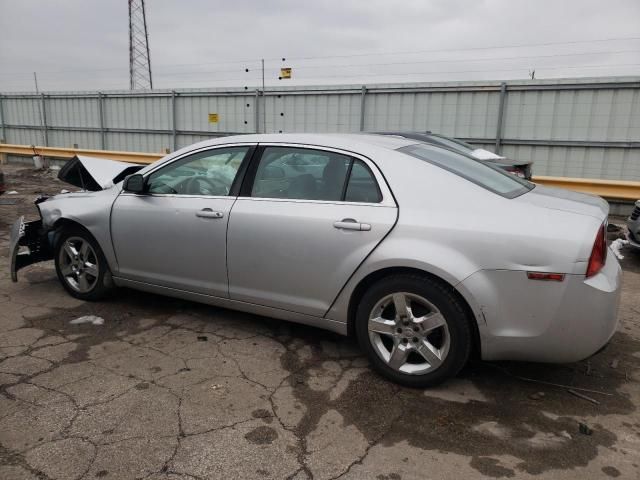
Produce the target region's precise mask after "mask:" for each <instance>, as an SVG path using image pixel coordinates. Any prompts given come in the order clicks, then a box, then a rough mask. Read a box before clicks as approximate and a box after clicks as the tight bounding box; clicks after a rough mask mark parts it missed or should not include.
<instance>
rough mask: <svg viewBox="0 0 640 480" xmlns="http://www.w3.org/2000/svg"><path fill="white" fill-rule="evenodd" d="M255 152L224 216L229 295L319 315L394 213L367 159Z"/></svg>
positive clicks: (284, 150) (304, 151) (284, 149)
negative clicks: (256, 155) (228, 213)
mask: <svg viewBox="0 0 640 480" xmlns="http://www.w3.org/2000/svg"><path fill="white" fill-rule="evenodd" d="M260 150H262V154H261V156H260V159H259V162H257V160H254V162H253V165H252V166H251V167H250V168H249V171H248V173H247V179H246V181H245V183H247V182H249V183H248V184H247V186H243V193H242V195H241V196H240V197H238V200H237V201H236V203H235V204H234V206H233V209H232V210H231V217H230V219H229V231H228V251H227V258H228V265H229V294H230V297H231V299H233V300H241V301H244V302H250V303H254V304H259V305H265V306H269V307H275V308H280V309H285V310H290V311H294V312H299V313H305V314H309V315H315V316H323V315H324V314H325V313H326V312H327V310H328V309H329V307H330V306H331V303H332V302H333V300H334V299H335V298H336V296H337V295H338V293H339V292H340V290H341V289H342V287H343V286H344V284H345V283H346V282H347V280H348V279H349V277H350V276H351V274H352V273H353V272H354V271H355V270H356V268H358V266H359V265H360V263H361V262H362V261H363V260H364V259H365V258H366V256H367V255H368V254H369V253H370V252H371V251H372V250H373V249H374V248H375V247H376V246H377V245H378V243H379V242H380V241H381V240H382V238H383V237H384V236H385V235H386V234H387V233H388V232H389V230H390V229H391V228H392V227H393V225H394V223H395V221H396V216H397V208H396V206H395V203H394V202H393V199H392V197H391V194H390V192H389V190H388V188H387V187H386V185H384V184H382V185H381V182H382V181H383V180H382V177H381V176H379V174H378V175H377V176H376V175H375V174H374V173H373V172H374V171H375V166H374V165H372V164H371V165H368V164H367V162H366V161H364V159H356V158H353V157H352V156H349V155H345V154H342V153H338V152H334V151H328V150H322V149H314V148H299V147H289V146H266V147H263V148H261V149H260ZM256 162H257V163H256ZM252 180H253V181H252ZM381 187H382V188H381Z"/></svg>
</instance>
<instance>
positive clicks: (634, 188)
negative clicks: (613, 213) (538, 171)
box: [533, 176, 640, 201]
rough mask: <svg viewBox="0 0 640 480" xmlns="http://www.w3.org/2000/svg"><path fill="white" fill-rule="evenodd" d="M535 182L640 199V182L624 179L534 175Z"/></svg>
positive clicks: (625, 198)
mask: <svg viewBox="0 0 640 480" xmlns="http://www.w3.org/2000/svg"><path fill="white" fill-rule="evenodd" d="M533 181H534V182H535V183H539V184H541V185H546V186H548V187H556V188H564V189H567V190H573V191H574V192H582V193H591V194H592V195H598V196H600V197H604V198H611V199H614V200H634V201H635V200H638V199H640V182H627V181H624V180H598V179H595V178H565V177H542V176H535V177H533Z"/></svg>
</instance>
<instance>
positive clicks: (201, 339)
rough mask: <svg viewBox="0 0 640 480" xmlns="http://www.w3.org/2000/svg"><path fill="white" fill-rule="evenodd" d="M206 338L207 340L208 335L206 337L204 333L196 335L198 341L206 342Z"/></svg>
mask: <svg viewBox="0 0 640 480" xmlns="http://www.w3.org/2000/svg"><path fill="white" fill-rule="evenodd" d="M208 340H209V337H207V336H206V335H200V336H199V337H198V341H199V342H206V341H208Z"/></svg>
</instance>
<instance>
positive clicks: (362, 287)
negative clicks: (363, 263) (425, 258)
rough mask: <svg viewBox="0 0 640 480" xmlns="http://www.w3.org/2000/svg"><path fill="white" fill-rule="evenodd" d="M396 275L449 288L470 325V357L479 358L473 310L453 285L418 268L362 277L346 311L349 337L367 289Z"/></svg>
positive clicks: (385, 271)
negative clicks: (411, 276)
mask: <svg viewBox="0 0 640 480" xmlns="http://www.w3.org/2000/svg"><path fill="white" fill-rule="evenodd" d="M398 274H414V275H416V274H417V275H421V276H424V277H428V278H430V279H431V280H434V281H436V282H438V283H440V284H442V285H444V286H445V287H447V288H450V289H451V290H452V292H453V294H454V295H455V296H456V297H457V298H458V299H459V300H460V303H461V304H462V306H463V307H464V309H465V312H466V314H467V321H468V322H469V324H470V325H471V333H472V342H471V345H472V355H473V356H474V357H480V332H479V331H478V324H477V322H476V321H475V315H474V314H473V310H471V307H470V306H469V303H468V302H467V300H466V299H465V298H464V297H463V296H462V295H461V294H460V292H458V290H456V289H455V288H454V287H453V285H451V284H450V283H449V282H447V281H445V280H443V279H442V278H440V277H438V276H437V275H434V274H432V273H429V272H425V271H424V270H420V269H418V268H409V267H390V268H383V269H382V270H377V271H375V272H372V273H370V274H369V275H367V276H366V277H364V278H363V279H362V280H361V281H360V283H359V284H358V285H357V286H356V288H355V289H354V290H353V293H352V294H351V299H350V300H349V311H348V324H347V332H348V335H349V336H352V335H353V334H354V332H355V328H354V327H355V319H356V310H357V308H358V304H359V303H360V299H361V298H362V296H363V295H364V294H365V292H366V291H367V289H368V288H369V287H371V286H372V285H373V284H375V283H376V282H378V281H380V280H382V279H383V278H385V277H388V276H390V275H398Z"/></svg>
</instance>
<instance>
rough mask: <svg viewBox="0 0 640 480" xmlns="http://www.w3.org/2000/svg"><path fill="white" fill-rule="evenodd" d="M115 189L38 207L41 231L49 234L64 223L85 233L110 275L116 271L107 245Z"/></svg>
mask: <svg viewBox="0 0 640 480" xmlns="http://www.w3.org/2000/svg"><path fill="white" fill-rule="evenodd" d="M118 193H119V189H117V188H116V187H113V188H110V189H108V190H102V191H99V192H80V193H77V194H76V193H69V194H64V195H57V196H55V197H53V198H51V199H49V200H47V201H45V202H42V203H40V204H39V205H38V207H39V208H40V215H41V217H42V223H43V226H44V228H45V229H49V230H53V229H56V228H58V227H59V226H61V225H62V224H63V223H64V222H72V223H75V224H78V225H80V226H81V227H83V228H85V229H87V230H88V231H89V233H91V235H93V238H95V240H96V242H98V245H100V248H101V249H102V252H103V253H104V256H105V258H106V260H107V263H108V265H109V268H110V269H111V271H112V272H117V271H118V264H117V261H116V256H115V252H114V250H113V245H112V243H111V229H110V224H111V222H110V219H111V206H112V205H113V202H114V201H115V199H116V197H117V196H118Z"/></svg>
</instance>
